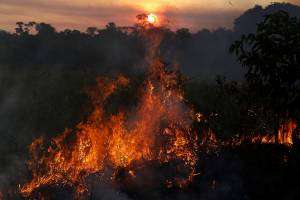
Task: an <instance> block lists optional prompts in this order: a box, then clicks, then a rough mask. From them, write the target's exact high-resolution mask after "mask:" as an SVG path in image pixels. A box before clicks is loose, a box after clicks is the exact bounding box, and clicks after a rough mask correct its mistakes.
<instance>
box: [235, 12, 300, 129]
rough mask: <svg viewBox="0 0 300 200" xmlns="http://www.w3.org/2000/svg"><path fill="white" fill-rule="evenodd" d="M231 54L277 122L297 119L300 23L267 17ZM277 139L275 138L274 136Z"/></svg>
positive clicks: (279, 15)
mask: <svg viewBox="0 0 300 200" xmlns="http://www.w3.org/2000/svg"><path fill="white" fill-rule="evenodd" d="M230 51H231V52H232V53H235V54H236V55H237V58H238V60H239V62H241V64H242V65H243V66H245V67H247V69H248V72H247V73H246V80H247V82H248V83H249V86H250V89H251V90H252V91H255V92H256V94H257V95H258V96H260V97H261V99H263V101H262V102H263V106H264V108H265V109H266V110H272V112H273V113H274V115H275V130H278V128H279V124H280V120H284V119H286V118H287V117H294V116H295V115H296V114H297V113H298V115H299V91H300V20H299V19H297V18H295V17H290V16H289V14H288V13H287V12H284V11H278V12H276V13H273V14H270V15H267V16H266V17H265V19H264V21H263V22H262V23H259V24H258V26H257V31H256V33H254V34H248V35H243V36H242V37H241V39H240V40H238V41H235V42H234V44H233V45H232V46H231V48H230ZM276 135H277V134H276Z"/></svg>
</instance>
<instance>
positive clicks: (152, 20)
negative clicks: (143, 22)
mask: <svg viewBox="0 0 300 200" xmlns="http://www.w3.org/2000/svg"><path fill="white" fill-rule="evenodd" d="M156 20H157V17H156V15H154V14H149V15H148V16H147V21H148V22H149V23H151V24H154V23H155V22H156Z"/></svg>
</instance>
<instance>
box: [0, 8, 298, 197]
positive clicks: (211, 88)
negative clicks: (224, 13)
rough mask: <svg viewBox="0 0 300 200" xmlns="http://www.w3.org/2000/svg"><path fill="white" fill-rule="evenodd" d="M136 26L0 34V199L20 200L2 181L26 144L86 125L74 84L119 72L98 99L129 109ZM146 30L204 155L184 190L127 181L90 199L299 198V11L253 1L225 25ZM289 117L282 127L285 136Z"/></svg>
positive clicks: (81, 86)
mask: <svg viewBox="0 0 300 200" xmlns="http://www.w3.org/2000/svg"><path fill="white" fill-rule="evenodd" d="M250 22H251V23H250ZM141 29H143V27H141V25H140V24H138V23H136V24H134V25H133V26H131V27H121V26H118V25H117V24H115V23H114V22H110V23H108V24H107V25H106V27H104V28H97V27H88V28H87V30H86V31H84V32H83V31H79V30H70V29H65V30H61V31H58V30H56V29H55V27H54V26H52V25H51V24H48V23H46V22H21V21H20V22H17V23H16V28H15V31H14V32H8V31H5V30H0V120H1V124H0V134H1V140H0V199H2V198H3V199H23V198H24V197H22V196H21V195H20V194H16V189H12V188H16V187H15V186H16V185H18V184H23V182H24V181H23V182H22V181H21V182H20V180H26V179H27V178H28V176H30V175H28V173H29V172H28V169H27V167H26V164H25V163H26V161H27V160H28V159H29V155H28V146H29V145H30V144H31V142H32V141H33V139H35V138H38V137H39V136H41V135H42V136H43V137H44V138H46V139H48V140H50V139H51V138H52V137H55V136H57V135H58V134H60V133H62V132H64V131H65V130H66V129H68V128H72V127H76V125H77V124H80V122H82V121H84V120H86V119H87V118H88V117H89V115H90V113H91V112H92V110H93V107H92V105H91V104H90V100H91V99H90V97H89V96H88V95H87V93H86V92H85V91H86V90H87V88H90V87H92V86H93V85H96V84H97V80H98V79H97V78H98V77H101V76H107V77H115V76H118V75H121V76H124V77H127V78H128V79H130V87H128V88H126V89H124V90H120V91H117V92H116V93H115V94H113V95H112V96H109V97H108V98H109V101H108V103H106V104H105V110H106V112H107V113H116V112H118V110H117V109H118V108H119V107H121V108H122V109H125V110H126V109H127V108H129V107H130V108H131V107H133V106H135V105H137V101H138V100H137V99H138V96H139V94H140V93H139V86H141V85H143V82H144V81H145V80H146V76H147V73H148V71H147V70H148V66H147V62H146V61H145V57H146V56H147V54H148V46H147V42H146V41H145V38H144V37H143V36H142V35H141V34H140V33H141ZM157 29H159V31H160V32H162V33H163V35H164V37H163V39H162V41H161V43H160V46H159V52H160V55H159V56H160V59H161V62H162V63H163V65H164V66H165V67H166V71H169V72H170V73H171V72H172V73H173V72H174V73H176V76H178V77H179V78H178V80H179V81H178V82H179V83H178V84H179V85H180V88H182V90H183V94H184V96H185V104H187V105H188V106H189V107H191V108H192V109H193V110H194V112H195V113H201V116H200V117H201V120H200V119H199V120H198V121H197V120H195V121H193V127H195V128H196V129H197V130H201V131H199V133H198V136H199V138H200V140H204V139H203V138H205V137H210V138H209V139H207V138H205V139H206V140H207V143H209V144H210V145H211V146H214V147H213V149H214V150H210V151H207V150H206V149H205V148H204V147H203V150H201V153H199V158H198V163H197V166H196V167H197V168H199V171H200V172H199V174H200V175H199V176H196V177H195V180H194V182H193V183H192V184H191V185H190V186H189V187H188V188H186V189H185V190H184V191H181V190H177V189H176V188H175V189H170V190H168V189H159V192H157V188H156V187H155V188H151V187H149V188H147V189H143V190H140V189H137V188H138V186H137V185H134V184H132V185H131V186H128V187H127V185H126V186H122V187H121V190H122V191H123V192H124V194H126V195H125V196H122V195H119V194H118V196H113V194H111V196H107V197H104V196H103V194H100V193H99V194H95V197H94V198H92V197H91V198H90V199H203V200H206V199H237V200H241V199H245V200H248V199H288V200H292V199H299V198H300V195H299V193H298V190H299V189H300V184H299V181H298V180H299V178H300V173H299V170H298V168H299V164H300V157H299V153H300V132H299V131H300V129H299V127H298V126H297V125H299V124H300V7H298V6H295V5H292V4H285V3H274V4H271V5H269V6H268V7H266V8H262V7H260V6H256V7H254V8H252V9H249V10H248V11H246V12H245V13H244V14H243V15H241V16H240V17H239V18H237V19H236V20H235V21H234V27H233V28H232V29H228V28H217V29H215V30H208V29H202V30H199V31H197V32H190V30H189V29H187V28H181V29H178V30H171V29H169V28H168V27H159V28H157ZM116 105H117V106H116ZM117 107H118V108H117ZM124 107H125V108H124ZM202 119H203V120H202ZM289 124H293V125H291V126H293V128H292V130H291V131H292V133H285V132H284V131H285V126H289ZM287 129H289V128H288V127H287ZM289 131H290V130H289ZM212 133H213V135H212ZM285 134H286V135H285ZM288 134H290V135H288ZM264 136H267V137H269V138H271V139H270V140H268V141H265V140H264V139H262V138H263V137H264ZM215 137H216V138H215ZM254 137H256V138H259V139H257V142H253V141H254V139H252V138H254ZM242 138H246V139H244V140H245V141H244V140H243V139H242ZM235 140H238V141H243V142H242V144H239V145H235V143H238V142H235ZM226 141H228V143H230V145H227V143H226ZM255 141H256V140H255ZM49 143H50V142H49ZM49 145H50V144H49ZM215 146H217V147H215ZM210 148H212V147H210ZM204 149H205V150H204ZM202 151H203V152H202ZM121 176H122V175H121ZM121 178H122V177H121ZM121 178H120V179H121ZM129 185H130V184H129ZM42 190H43V189H42ZM52 190H54V191H56V192H57V190H58V189H57V188H56V189H55V188H54V189H53V188H52ZM101 190H103V191H106V189H103V188H102V189H101ZM1 191H9V192H8V193H9V194H4V195H3V194H2V193H1ZM106 192H107V193H112V192H111V191H110V192H108V191H106ZM50 193H51V192H50ZM57 193H59V195H61V197H60V199H72V197H70V196H68V194H67V192H63V191H59V192H57ZM122 194H123V193H122ZM97 195H98V196H97ZM114 195H115V194H114ZM36 198H37V199H38V197H36ZM54 199H58V198H57V197H56V198H54Z"/></svg>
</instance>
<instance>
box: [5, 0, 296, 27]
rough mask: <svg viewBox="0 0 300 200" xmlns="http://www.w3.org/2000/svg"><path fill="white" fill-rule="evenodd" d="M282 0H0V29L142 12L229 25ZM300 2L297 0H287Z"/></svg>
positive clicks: (124, 22)
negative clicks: (255, 9) (248, 12)
mask: <svg viewBox="0 0 300 200" xmlns="http://www.w3.org/2000/svg"><path fill="white" fill-rule="evenodd" d="M282 1H283V0H279V1H277V0H205V1H204V0H152V1H150V0H0V29H4V30H8V31H12V30H14V28H15V23H16V22H17V21H23V22H28V21H35V22H46V23H50V24H52V25H54V26H55V27H56V28H57V29H58V30H63V29H66V28H70V29H79V30H82V31H84V30H85V29H86V28H87V27H90V26H96V27H104V26H105V25H106V24H107V23H108V22H115V23H116V24H117V25H119V26H129V25H132V24H134V23H135V16H136V15H137V14H141V13H155V14H157V15H158V16H159V18H160V19H162V18H163V19H166V18H167V19H168V21H169V24H170V26H171V27H172V28H181V27H186V28H190V29H191V30H198V29H201V28H209V29H213V28H216V27H220V26H222V27H227V28H231V27H232V22H233V20H234V19H235V18H236V17H238V16H239V15H240V14H242V13H243V12H244V11H245V10H247V9H248V8H251V7H253V6H254V5H256V4H258V5H262V6H266V5H268V4H270V3H271V2H282ZM286 2H289V3H293V4H296V5H300V0H286Z"/></svg>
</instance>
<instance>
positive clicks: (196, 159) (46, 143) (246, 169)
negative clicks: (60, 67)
mask: <svg viewBox="0 0 300 200" xmlns="http://www.w3.org/2000/svg"><path fill="white" fill-rule="evenodd" d="M138 20H139V23H140V25H139V26H138V27H137V32H138V34H139V35H140V37H142V38H143V42H144V43H145V45H146V46H147V51H146V52H147V53H146V56H145V58H144V63H146V66H147V71H146V73H145V75H144V76H143V78H142V81H140V82H139V84H138V87H137V89H136V90H134V92H135V94H134V95H133V96H132V97H131V99H130V100H131V102H130V105H129V104H128V105H125V104H126V103H120V104H117V105H113V106H112V104H111V102H112V101H114V100H116V98H117V99H118V100H119V101H117V102H121V101H122V100H123V99H120V98H122V95H120V93H122V92H124V91H128V90H129V89H132V87H133V85H134V84H133V83H132V82H133V80H131V79H130V78H128V77H127V76H125V75H118V76H110V75H101V76H98V77H97V78H96V80H95V84H94V85H92V86H89V87H85V88H84V89H82V88H78V90H83V93H84V94H86V95H87V96H88V97H89V105H86V106H87V107H90V108H91V111H90V112H89V114H88V116H87V117H85V118H84V119H83V120H80V122H78V123H77V124H76V125H75V126H74V127H69V128H66V129H65V131H64V132H62V133H59V134H57V135H56V136H55V137H52V138H47V137H43V136H40V137H37V138H35V139H34V140H33V141H32V143H31V144H30V145H29V147H28V150H29V159H28V161H27V165H26V166H27V173H28V174H27V175H24V176H26V178H25V179H24V180H18V185H17V186H15V188H14V189H11V190H9V191H2V192H0V200H2V199H3V200H4V199H14V198H15V199H38V200H39V199H41V200H52V199H129V198H130V199H180V200H181V199H202V200H206V199H208V200H210V199H245V200H248V199H265V197H266V196H267V194H266V195H265V194H264V190H266V192H265V193H268V192H269V193H272V192H273V193H275V194H277V193H276V192H278V191H275V190H276V188H277V189H278V188H280V187H283V186H282V184H283V183H280V182H281V180H284V181H286V182H288V180H289V179H290V178H291V177H292V176H293V175H294V174H296V177H297V176H298V172H297V171H296V170H297V169H295V168H296V167H295V166H297V163H298V162H299V159H298V157H299V155H298V153H299V146H298V145H299V143H298V142H299V138H298V135H297V130H298V127H297V122H296V120H294V119H292V118H289V117H286V118H285V119H279V120H278V126H277V127H276V126H275V127H276V129H269V128H268V127H266V125H264V126H263V127H264V129H263V130H264V132H263V133H259V131H260V130H258V131H257V130H256V131H250V132H249V133H246V131H248V130H246V129H245V132H240V133H237V134H236V135H234V136H232V137H229V138H222V137H218V132H217V128H213V127H212V126H210V125H209V123H210V120H211V118H217V117H218V113H211V115H209V116H207V115H205V114H203V113H202V112H199V110H198V109H196V108H195V106H194V105H192V103H191V102H190V101H189V100H188V98H187V97H186V96H187V95H186V91H185V85H184V82H185V81H186V80H185V78H184V76H183V75H182V74H181V73H180V72H179V70H177V65H176V63H171V64H167V63H166V62H164V60H163V58H162V57H163V56H162V55H161V45H162V41H163V40H164V39H165V37H166V35H165V32H164V27H157V26H156V25H155V23H158V22H159V21H158V18H157V16H155V15H153V14H150V15H148V16H147V15H140V16H138ZM160 23H162V22H160ZM265 163H267V164H265ZM270 167H272V169H270ZM255 173H256V174H255ZM277 175H278V176H282V177H281V179H279V180H277V179H276V178H275V179H276V180H275V182H276V184H277V185H276V187H271V186H270V185H271V184H272V183H271V182H272V180H273V179H274V177H276V176H277ZM264 176H266V177H272V178H270V179H268V178H263V177H264ZM257 177H258V178H257ZM260 178H261V179H260ZM260 181H261V182H260ZM268 186H270V187H268ZM104 187H105V188H106V189H103V188H104ZM255 187H257V188H256V189H253V190H252V188H255ZM274 188H275V189H274ZM295 188H299V186H298V185H297V184H295ZM295 188H290V189H289V190H286V191H284V190H283V191H280V192H279V193H280V194H282V195H281V197H282V196H287V198H288V199H296V197H297V195H295V194H294V193H292V194H289V192H290V190H292V191H294V190H295ZM100 193H101V194H100ZM107 193H113V194H114V195H111V196H109V197H103V195H105V194H107ZM249 194H251V195H249Z"/></svg>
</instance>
